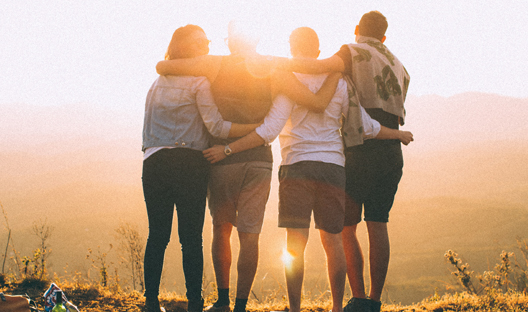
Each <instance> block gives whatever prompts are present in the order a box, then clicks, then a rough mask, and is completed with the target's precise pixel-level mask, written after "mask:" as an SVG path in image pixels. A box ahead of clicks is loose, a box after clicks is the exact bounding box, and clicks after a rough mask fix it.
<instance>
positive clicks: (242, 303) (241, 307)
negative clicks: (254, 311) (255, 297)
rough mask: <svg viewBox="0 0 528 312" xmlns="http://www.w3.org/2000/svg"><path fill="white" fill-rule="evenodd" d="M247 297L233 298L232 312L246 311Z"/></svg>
mask: <svg viewBox="0 0 528 312" xmlns="http://www.w3.org/2000/svg"><path fill="white" fill-rule="evenodd" d="M247 302H248V300H247V299H238V298H236V300H235V308H234V309H233V312H246V305H247Z"/></svg>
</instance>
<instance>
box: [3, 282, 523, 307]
mask: <svg viewBox="0 0 528 312" xmlns="http://www.w3.org/2000/svg"><path fill="white" fill-rule="evenodd" d="M57 284H58V286H59V287H60V288H61V289H62V290H63V291H64V292H65V294H66V295H67V297H68V299H69V300H70V301H71V302H72V303H74V304H75V305H77V307H78V308H79V309H80V310H81V311H83V312H96V311H97V312H140V311H142V309H143V306H144V298H143V296H142V295H141V294H140V293H138V292H129V293H125V292H116V291H112V290H109V289H107V288H103V287H101V286H99V285H93V284H86V283H84V284H83V283H70V282H64V281H63V282H60V283H57ZM48 286H49V284H47V283H38V282H35V281H33V282H29V283H28V282H27V281H26V282H24V281H23V282H21V283H11V284H8V285H5V286H4V287H2V289H1V290H2V291H4V292H5V293H6V294H24V293H27V294H28V295H29V296H30V297H31V298H32V299H34V300H35V302H36V303H37V305H38V306H39V307H40V308H41V309H42V310H43V307H44V300H43V298H42V295H43V294H44V292H45V291H46V289H47V287H48ZM160 301H161V304H162V305H163V306H164V307H165V308H166V309H167V311H170V312H185V311H186V307H187V300H186V299H185V298H184V297H182V296H180V295H177V294H173V293H166V294H162V295H161V296H160ZM207 301H211V299H210V298H208V299H207ZM207 304H211V302H206V305H207ZM287 308H288V305H287V302H286V300H284V298H271V299H269V300H266V302H264V303H259V302H257V301H255V300H250V302H249V304H248V311H250V312H256V311H265V312H269V311H285V310H287ZM330 308H331V304H330V302H329V301H324V300H319V301H307V300H305V301H304V302H303V306H302V310H303V311H305V312H323V311H329V309H330ZM382 311H385V312H404V311H413V312H418V311H420V312H441V311H466V312H484V311H486V312H488V311H490V312H491V311H508V312H520V311H528V295H527V294H524V293H518V292H509V293H506V294H504V293H500V292H497V293H493V294H486V295H481V296H477V295H472V294H468V293H466V292H462V293H455V294H449V295H444V296H438V295H433V296H431V297H430V298H428V299H425V300H424V301H422V302H420V303H418V304H414V305H409V306H401V305H383V307H382Z"/></svg>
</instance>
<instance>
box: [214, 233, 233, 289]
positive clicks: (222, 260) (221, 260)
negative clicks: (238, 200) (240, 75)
mask: <svg viewBox="0 0 528 312" xmlns="http://www.w3.org/2000/svg"><path fill="white" fill-rule="evenodd" d="M232 229H233V225H232V224H231V223H224V224H222V225H218V226H217V225H215V226H213V242H212V246H211V253H212V257H213V267H214V270H215V276H216V286H217V288H223V289H225V288H229V273H230V270H231V230H232Z"/></svg>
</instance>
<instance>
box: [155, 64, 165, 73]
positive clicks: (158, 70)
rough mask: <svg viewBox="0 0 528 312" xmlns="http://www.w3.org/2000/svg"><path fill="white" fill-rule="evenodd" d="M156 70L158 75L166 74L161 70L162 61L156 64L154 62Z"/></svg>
mask: <svg viewBox="0 0 528 312" xmlns="http://www.w3.org/2000/svg"><path fill="white" fill-rule="evenodd" d="M156 72H157V73H158V75H162V76H164V75H166V73H165V72H164V71H163V65H162V62H158V64H156Z"/></svg>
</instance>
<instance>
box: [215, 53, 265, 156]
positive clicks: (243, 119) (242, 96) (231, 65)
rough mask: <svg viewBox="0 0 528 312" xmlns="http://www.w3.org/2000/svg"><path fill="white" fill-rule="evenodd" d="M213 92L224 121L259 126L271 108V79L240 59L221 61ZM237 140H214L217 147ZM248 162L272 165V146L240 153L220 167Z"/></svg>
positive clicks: (223, 59)
mask: <svg viewBox="0 0 528 312" xmlns="http://www.w3.org/2000/svg"><path fill="white" fill-rule="evenodd" d="M211 91H212V92H213V96H214V99H215V103H216V105H217V107H218V111H219V112H220V114H221V115H222V117H223V118H224V120H227V121H231V122H236V123H241V124H250V123H260V122H262V121H263V120H264V117H265V116H266V114H267V113H268V112H269V110H270V107H271V104H272V96H271V81H270V77H269V76H267V77H256V76H254V75H252V74H251V73H250V72H249V71H248V69H247V66H246V61H245V58H244V57H242V56H238V55H228V56H224V57H222V65H221V67H220V70H219V72H218V74H217V76H216V79H215V80H214V82H213V83H212V85H211ZM236 139H237V138H232V139H231V138H230V139H218V138H216V139H213V140H212V142H213V144H215V145H228V144H229V143H231V142H233V141H236ZM245 161H265V162H272V161H273V158H272V153H271V147H270V146H264V145H262V146H257V147H255V148H253V149H250V150H247V151H244V152H241V153H237V154H235V155H232V156H231V157H228V158H226V159H224V160H223V161H221V162H219V163H218V165H225V164H232V163H238V162H245Z"/></svg>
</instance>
